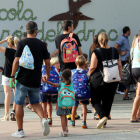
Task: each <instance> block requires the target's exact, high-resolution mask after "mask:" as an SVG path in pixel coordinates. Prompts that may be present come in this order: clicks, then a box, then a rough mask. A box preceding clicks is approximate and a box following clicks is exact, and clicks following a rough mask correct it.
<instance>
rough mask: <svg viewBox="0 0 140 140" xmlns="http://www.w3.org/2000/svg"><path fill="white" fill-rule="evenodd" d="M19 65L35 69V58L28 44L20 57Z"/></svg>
mask: <svg viewBox="0 0 140 140" xmlns="http://www.w3.org/2000/svg"><path fill="white" fill-rule="evenodd" d="M19 65H20V66H22V67H24V68H26V69H31V70H34V58H33V55H32V53H31V51H30V48H29V47H28V45H26V46H25V47H24V49H23V52H22V56H21V57H20V59H19Z"/></svg>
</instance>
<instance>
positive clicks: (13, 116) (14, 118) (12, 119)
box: [10, 112, 16, 121]
mask: <svg viewBox="0 0 140 140" xmlns="http://www.w3.org/2000/svg"><path fill="white" fill-rule="evenodd" d="M10 116H11V121H16V117H15V113H14V112H11V114H10Z"/></svg>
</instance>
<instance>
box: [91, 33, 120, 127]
mask: <svg viewBox="0 0 140 140" xmlns="http://www.w3.org/2000/svg"><path fill="white" fill-rule="evenodd" d="M108 41H109V39H108V36H107V35H106V33H101V34H99V37H98V42H99V45H100V47H101V48H99V49H95V50H94V51H93V54H92V57H91V65H90V68H89V76H92V78H91V103H92V105H93V107H94V108H95V110H96V112H97V113H98V115H99V117H100V121H99V123H98V124H97V128H98V129H100V128H101V127H102V126H104V127H105V125H106V122H107V119H108V118H107V117H108V116H109V114H110V111H111V107H112V103H113V100H114V95H115V91H116V88H117V85H118V82H112V83H105V82H104V81H103V76H102V73H103V63H102V62H103V61H105V60H112V48H111V47H109V46H108ZM99 51H100V52H102V56H101V54H100V52H99ZM103 58H104V59H103ZM114 59H117V60H118V69H119V74H120V76H121V71H122V65H121V61H120V58H119V53H118V51H117V49H115V48H114ZM101 71H102V73H101ZM101 101H102V104H101Z"/></svg>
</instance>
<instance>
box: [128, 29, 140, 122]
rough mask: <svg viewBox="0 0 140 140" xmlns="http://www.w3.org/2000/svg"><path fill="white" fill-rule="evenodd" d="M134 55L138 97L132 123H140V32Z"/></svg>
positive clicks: (133, 68) (133, 72) (133, 69)
mask: <svg viewBox="0 0 140 140" xmlns="http://www.w3.org/2000/svg"><path fill="white" fill-rule="evenodd" d="M132 47H133V53H132V54H133V55H132V59H133V61H132V74H133V77H134V79H135V81H136V83H137V88H136V97H135V100H134V103H133V109H132V116H131V120H130V122H132V123H133V122H140V121H139V119H140V31H139V35H138V37H137V38H136V39H135V43H134V45H133V46H132Z"/></svg>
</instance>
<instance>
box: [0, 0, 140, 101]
mask: <svg viewBox="0 0 140 140" xmlns="http://www.w3.org/2000/svg"><path fill="white" fill-rule="evenodd" d="M1 1H2V0H1ZM19 1H22V0H19ZM91 1H92V2H91V3H88V4H85V5H84V6H83V7H81V8H80V11H81V12H82V13H83V14H84V15H86V16H89V17H92V18H94V19H95V20H91V21H79V25H78V27H77V28H76V30H74V32H75V33H77V32H78V31H79V30H82V29H83V25H84V22H86V35H87V32H88V30H89V29H95V34H97V33H98V32H99V30H100V29H104V30H106V31H107V33H108V32H109V31H110V30H111V29H115V30H116V31H117V32H118V34H117V35H118V39H119V38H120V37H121V35H122V28H123V27H124V26H129V27H130V28H131V36H130V37H129V40H130V44H131V42H132V39H133V36H134V35H135V34H137V33H138V31H139V29H140V25H139V24H140V18H139V13H140V8H139V5H140V1H139V0H133V1H132V0H91ZM17 4H18V0H12V1H11V0H4V1H2V2H1V4H0V9H3V8H5V9H6V10H9V9H11V8H15V9H16V10H17V9H18V6H17ZM23 4H24V5H23V10H22V11H21V13H20V17H21V16H22V15H23V12H24V11H25V10H26V9H27V8H30V9H32V11H33V16H34V17H35V16H37V19H36V20H35V22H37V24H38V28H39V29H42V23H43V22H44V24H45V27H44V32H45V33H44V35H45V36H46V32H47V31H48V30H49V29H54V30H55V31H57V23H58V21H55V22H53V21H48V20H49V18H51V17H52V16H54V15H57V14H60V13H64V12H67V11H68V0H23ZM0 16H1V17H2V18H4V17H5V12H1V13H0ZM26 16H27V17H29V16H30V13H27V14H26ZM10 17H12V15H10ZM27 22H28V21H26V20H24V19H22V20H18V18H17V17H16V18H15V20H13V21H10V20H8V19H7V20H5V21H0V37H1V34H2V30H10V35H12V33H13V32H14V31H15V30H20V31H22V32H25V25H26V23H27ZM21 26H23V28H22V29H20V27H21ZM41 35H42V34H41V33H39V34H38V36H37V37H38V38H40V37H41ZM6 36H7V34H6V33H5V34H4V37H3V38H5V37H6ZM82 36H83V35H82V34H79V37H80V38H82ZM115 36H116V34H115V33H112V34H111V37H112V38H113V37H115ZM53 38H55V37H53ZM118 39H117V40H118ZM92 40H93V37H92V35H90V37H89V40H88V41H82V42H81V43H82V51H83V52H85V53H88V51H89V47H90V45H91V44H92ZM117 40H116V41H109V45H110V46H114V45H115V43H116V42H117ZM47 43H48V49H49V51H50V52H51V53H52V52H53V51H54V50H55V43H54V42H49V41H47ZM1 46H5V47H7V44H6V43H4V44H2V45H1ZM3 65H4V55H3V54H2V53H0V66H3ZM0 83H1V77H0ZM0 91H1V92H2V91H3V88H2V86H0ZM2 102H3V97H2V96H1V97H0V103H2Z"/></svg>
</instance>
